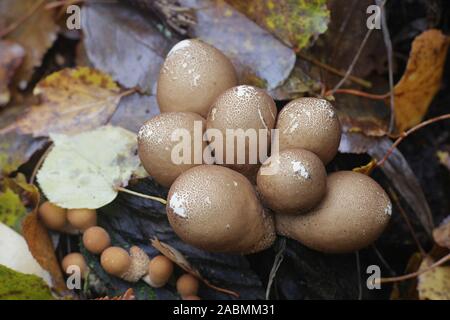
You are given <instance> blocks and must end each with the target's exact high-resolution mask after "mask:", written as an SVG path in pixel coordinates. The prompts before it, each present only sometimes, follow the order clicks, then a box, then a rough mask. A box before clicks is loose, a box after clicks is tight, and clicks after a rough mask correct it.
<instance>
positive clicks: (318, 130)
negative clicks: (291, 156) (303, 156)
mask: <svg viewBox="0 0 450 320" xmlns="http://www.w3.org/2000/svg"><path fill="white" fill-rule="evenodd" d="M276 128H277V129H279V142H280V145H279V148H280V150H285V149H291V148H302V149H306V150H309V151H312V152H314V153H315V154H317V155H318V156H319V158H320V159H321V160H322V162H323V163H324V164H327V163H328V162H330V161H331V160H332V159H333V158H334V156H335V155H336V153H337V150H338V147H339V142H340V141H341V126H340V123H339V119H338V117H337V115H336V112H335V110H334V108H333V106H332V105H331V103H330V102H328V101H327V100H325V99H318V98H299V99H295V100H293V101H291V102H289V103H288V104H287V105H286V106H285V107H284V108H283V109H282V110H281V111H280V114H279V116H278V120H277V126H276Z"/></svg>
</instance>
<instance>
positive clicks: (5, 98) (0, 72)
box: [0, 40, 25, 107]
mask: <svg viewBox="0 0 450 320" xmlns="http://www.w3.org/2000/svg"><path fill="white" fill-rule="evenodd" d="M24 57H25V50H24V49H23V48H22V46H20V45H19V44H18V43H15V42H13V41H7V40H0V107H1V106H4V105H6V104H7V103H8V102H9V100H10V98H11V95H10V93H9V88H8V86H9V84H10V82H11V80H12V77H13V76H14V74H15V72H16V70H17V68H18V67H19V66H20V65H21V64H22V61H23V58H24Z"/></svg>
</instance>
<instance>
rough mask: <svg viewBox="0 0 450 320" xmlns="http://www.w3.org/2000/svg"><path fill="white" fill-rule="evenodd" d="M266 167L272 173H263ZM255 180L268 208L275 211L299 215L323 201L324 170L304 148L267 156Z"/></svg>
mask: <svg viewBox="0 0 450 320" xmlns="http://www.w3.org/2000/svg"><path fill="white" fill-rule="evenodd" d="M269 166H270V169H273V171H274V172H271V173H270V174H263V172H264V169H266V168H268V167H269ZM256 181H257V185H258V191H259V193H260V195H261V196H262V198H263V201H264V202H265V204H266V205H267V206H268V207H269V208H271V209H272V210H274V211H275V212H277V213H284V214H299V213H303V212H305V211H307V210H309V209H311V208H312V207H314V206H315V205H317V204H318V203H319V201H320V200H322V198H323V197H324V195H325V192H326V185H327V183H326V181H327V172H326V171H325V167H324V165H323V163H322V161H321V160H320V159H319V157H317V156H316V155H315V154H314V153H312V152H310V151H308V150H305V149H287V150H283V151H280V153H279V154H277V155H274V156H272V157H270V158H269V159H267V161H266V162H265V163H264V164H263V166H262V167H261V169H260V170H259V172H258V176H257V180H256Z"/></svg>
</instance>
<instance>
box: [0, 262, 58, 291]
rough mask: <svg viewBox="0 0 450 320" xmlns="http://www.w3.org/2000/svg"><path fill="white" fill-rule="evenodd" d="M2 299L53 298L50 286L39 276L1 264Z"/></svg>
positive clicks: (0, 289)
mask: <svg viewBox="0 0 450 320" xmlns="http://www.w3.org/2000/svg"><path fill="white" fill-rule="evenodd" d="M0 283H1V284H2V285H1V286H0V300H53V299H54V298H53V296H52V293H51V291H50V288H49V287H48V286H47V285H46V283H45V282H44V281H43V280H42V279H41V278H39V277H37V276H36V275H33V274H25V273H21V272H17V271H14V270H12V269H10V268H8V267H5V266H3V265H0Z"/></svg>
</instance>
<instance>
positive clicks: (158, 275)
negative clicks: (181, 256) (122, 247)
mask: <svg viewBox="0 0 450 320" xmlns="http://www.w3.org/2000/svg"><path fill="white" fill-rule="evenodd" d="M172 273H173V262H172V261H171V260H170V259H169V258H167V257H165V256H163V255H158V256H156V257H154V258H153V259H151V260H150V264H149V266H148V277H149V280H150V281H149V282H150V284H151V286H152V287H154V288H160V287H163V286H165V285H166V283H167V281H169V279H170V277H171V276H172Z"/></svg>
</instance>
